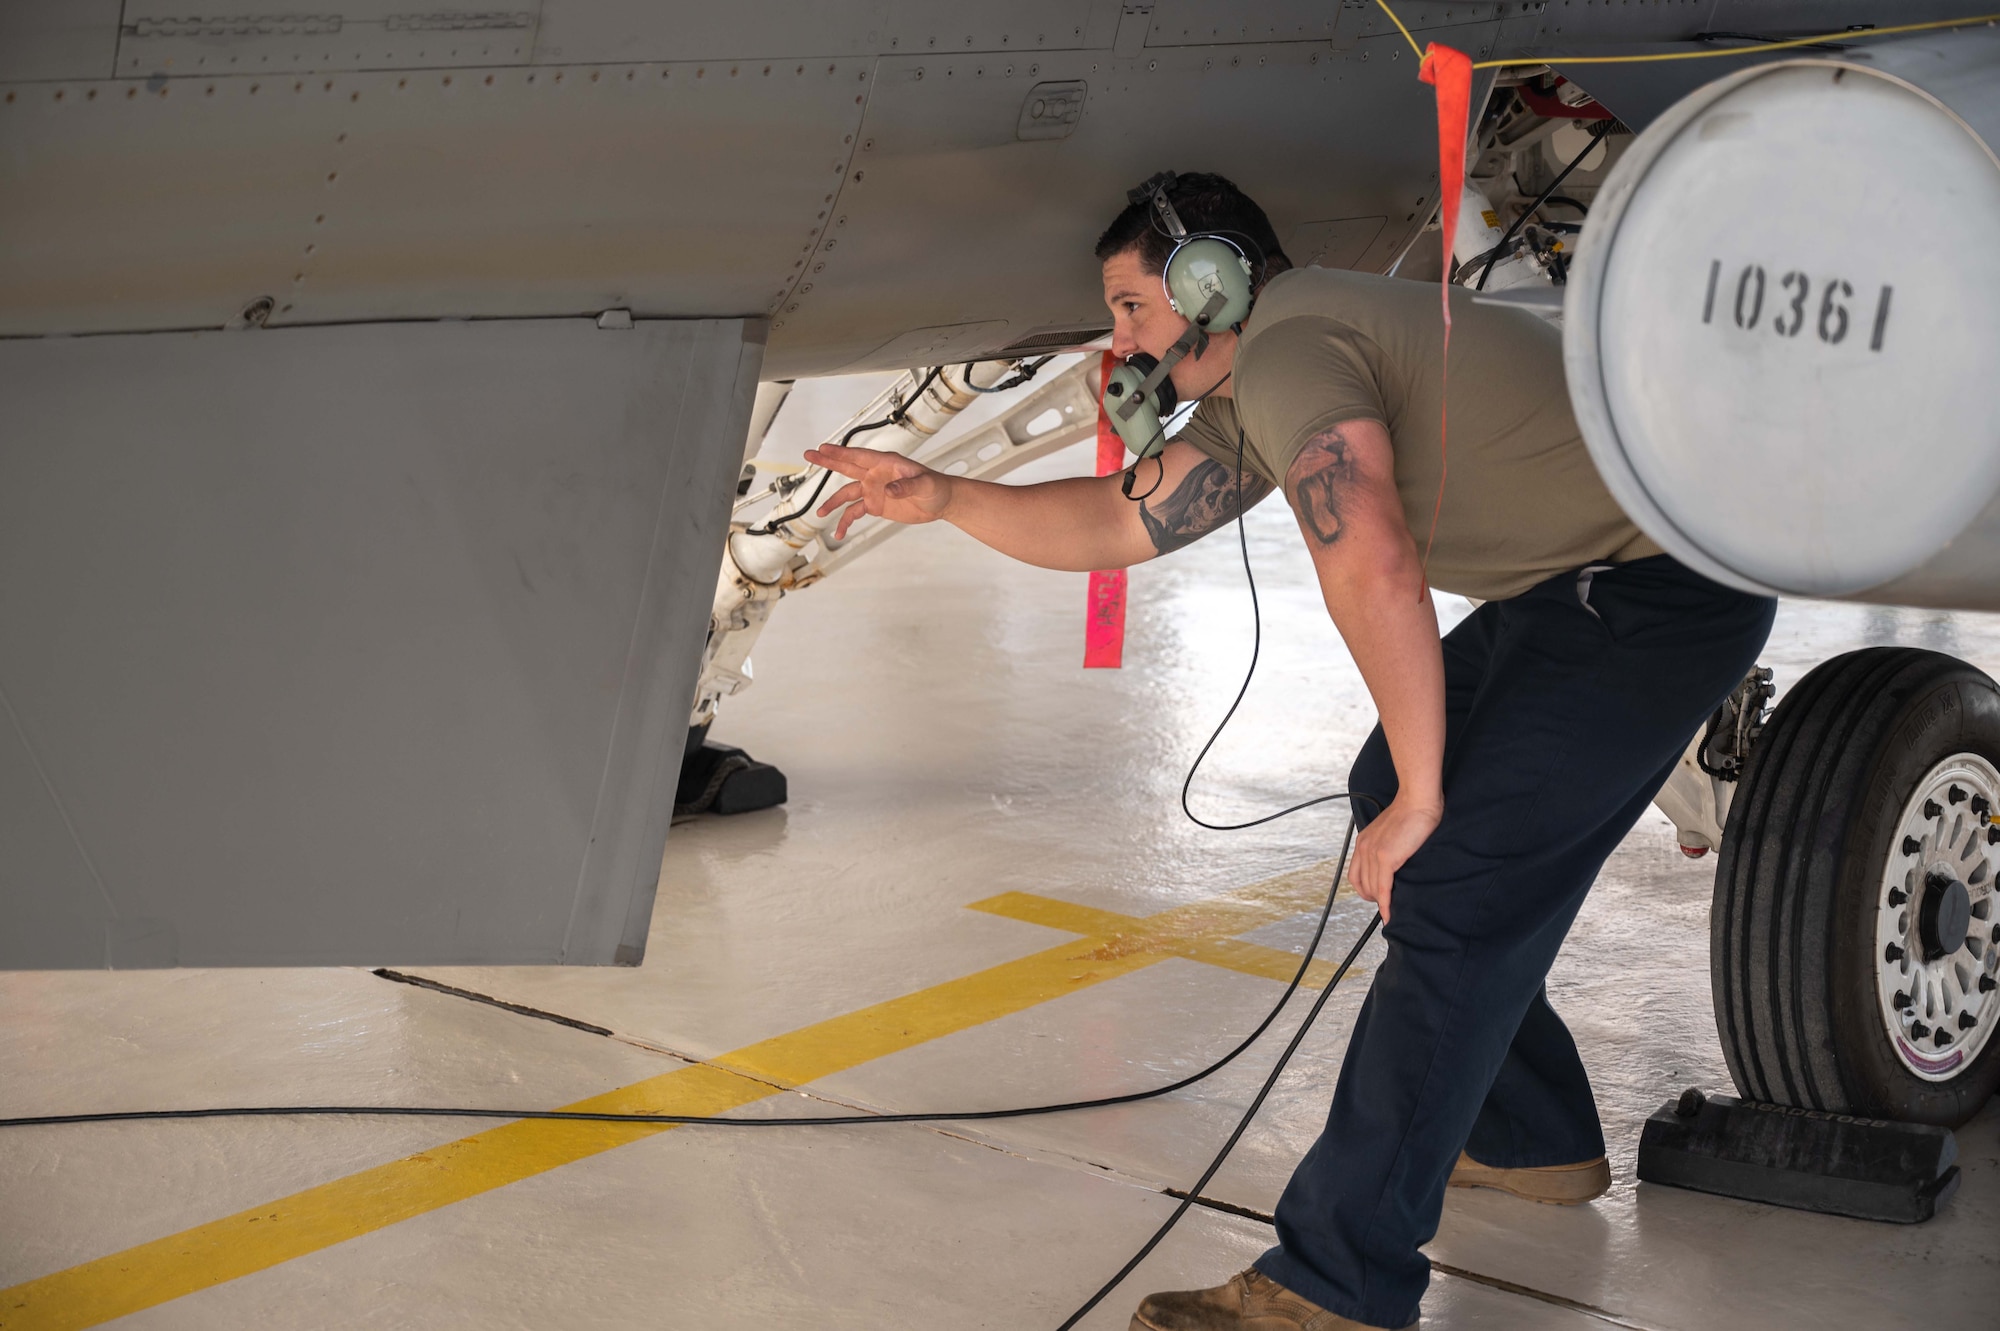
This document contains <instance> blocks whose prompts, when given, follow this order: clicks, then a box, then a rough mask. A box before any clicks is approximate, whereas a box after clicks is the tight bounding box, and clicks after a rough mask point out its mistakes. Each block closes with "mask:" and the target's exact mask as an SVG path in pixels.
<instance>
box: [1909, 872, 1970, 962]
mask: <svg viewBox="0 0 2000 1331" xmlns="http://www.w3.org/2000/svg"><path fill="white" fill-rule="evenodd" d="M1971 927H1972V894H1971V893H1970V892H1968V891H1967V890H1966V886H1965V884H1964V883H1961V882H1959V881H1958V880H1957V879H1956V878H1953V877H1951V876H1950V875H1948V874H1943V873H1939V872H1936V871H1935V870H1933V871H1932V873H1931V874H1930V876H1929V878H1928V880H1927V881H1926V883H1925V885H1924V904H1923V907H1922V909H1920V910H1919V911H1918V912H1917V936H1918V937H1919V938H1921V939H1922V940H1923V944H1924V960H1925V961H1938V960H1941V959H1943V958H1945V957H1948V956H1950V955H1951V954H1952V953H1954V952H1956V951H1958V950H1959V949H1960V948H1962V947H1964V946H1965V935H1966V932H1967V930H1969V929H1970V928H1971Z"/></svg>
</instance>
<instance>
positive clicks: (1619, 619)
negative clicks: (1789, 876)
mask: <svg viewBox="0 0 2000 1331" xmlns="http://www.w3.org/2000/svg"><path fill="white" fill-rule="evenodd" d="M1775 604H1776V603H1775V602H1773V601H1771V600H1770V599H1768V598H1765V597H1758V596H1749V595H1745V594H1744V593H1741V592H1737V591H1732V590H1730V589H1728V588H1726V587H1722V586H1719V585H1718V584H1716V583H1714V582H1711V581H1709V580H1708V579H1706V578H1704V577H1701V576H1700V575H1699V574H1696V573H1694V572H1692V571H1690V570H1689V569H1687V568H1685V567H1683V566H1682V565H1680V564H1679V563H1677V562H1675V561H1674V560H1672V559H1670V558H1668V557H1666V556H1659V557H1655V558H1652V559H1642V560H1637V561H1635V562H1633V563H1629V564H1622V565H1619V566H1617V567H1615V568H1611V569H1608V570H1602V571H1595V572H1593V573H1592V574H1590V575H1585V574H1582V573H1565V574H1562V575H1560V576H1558V577H1554V578H1551V579H1549V580H1548V581H1546V582H1544V583H1542V584H1540V585H1539V586H1537V587H1534V588H1532V589H1530V590H1529V591H1527V592H1524V593H1522V594H1521V595H1519V596H1516V597H1512V598H1510V599H1508V600H1504V601H1490V602H1488V603H1487V604H1485V605H1483V606H1481V607H1480V608H1479V609H1478V610H1476V611H1475V612H1474V613H1473V614H1472V616H1471V618H1469V619H1467V620H1465V621H1464V622H1463V623H1461V624H1460V625H1459V626H1458V627H1457V628H1455V629H1453V630H1452V631H1451V632H1450V633H1449V634H1447V635H1446V636H1445V639H1444V670H1445V750H1444V797H1445V813H1444V820H1443V822H1442V823H1440V824H1439V826H1438V829H1437V831H1436V832H1434V833H1432V835H1431V838H1430V840H1428V841H1426V842H1425V843H1424V845H1423V847H1422V849H1420V850H1419V851H1418V852H1417V853H1416V854H1415V855H1413V856H1412V857H1411V858H1410V860H1409V862H1408V863H1406V864H1405V865H1404V866H1403V868H1402V870H1401V871H1400V872H1398V873H1397V875H1396V879H1395V887H1394V889H1393V894H1392V897H1391V901H1390V907H1391V909H1390V915H1389V923H1388V926H1387V927H1386V928H1385V929H1384V930H1383V936H1384V937H1385V938H1386V939H1387V942H1388V953H1387V956H1386V957H1385V958H1384V960H1383V962H1382V965H1381V967H1380V968H1379V969H1378V970H1377V971H1376V972H1375V979H1374V983H1373V984H1372V985H1371V987H1370V988H1369V991H1368V998H1367V1000H1366V1001H1365V1002H1364V1003H1363V1004H1362V1008H1361V1015H1360V1016H1359V1018H1358V1019H1357V1020H1356V1021H1355V1024H1354V1033H1353V1036H1352V1037H1351V1039H1350V1040H1349V1043H1348V1047H1347V1058H1346V1061H1345V1062H1344V1063H1343V1064H1342V1065H1341V1070H1340V1081H1339V1084H1338V1086H1337V1087H1336V1088H1335V1090H1334V1096H1333V1108H1332V1110H1331V1111H1330V1113H1329V1114H1328V1116H1327V1124H1326V1130H1325V1131H1324V1132H1323V1133H1322V1134H1321V1135H1320V1138H1319V1140H1318V1141H1317V1142H1315V1143H1314V1144H1313V1147H1312V1149H1311V1150H1310V1151H1308V1152H1307V1153H1306V1156H1305V1159H1304V1160H1302V1161H1301V1162H1300V1163H1299V1167H1298V1170H1297V1172H1296V1173H1294V1174H1293V1175H1292V1180H1291V1182H1290V1183H1289V1184H1288V1185H1287V1186H1286V1188H1285V1193H1284V1196H1283V1198H1282V1199H1281V1200H1280V1201H1279V1203H1278V1213H1277V1224H1278V1246H1277V1247H1275V1248H1273V1249H1271V1250H1270V1251H1269V1252H1267V1253H1265V1254H1264V1255H1263V1256H1262V1257H1261V1258H1259V1259H1258V1261H1257V1266H1258V1267H1259V1269H1261V1270H1262V1271H1263V1272H1264V1273H1265V1274H1266V1275H1268V1276H1270V1277H1271V1278H1272V1279H1273V1280H1276V1281H1277V1282H1278V1283H1280V1284H1282V1285H1285V1286H1287V1287H1288V1288H1290V1289H1293V1290H1296V1291H1298V1292H1299V1293H1300V1294H1303V1295H1305V1296H1306V1297H1307V1298H1309V1299H1311V1300H1313V1301H1314V1302H1315V1303H1318V1304H1320V1305H1321V1306H1322V1307H1325V1308H1327V1309H1330V1310H1331V1311H1333V1312H1336V1313H1339V1314H1340V1315H1341V1316H1343V1317H1349V1318H1352V1319H1354V1320H1355V1321H1358V1322H1362V1323H1365V1324H1368V1325H1370V1326H1378V1327H1402V1326H1406V1325H1408V1324H1409V1323H1411V1322H1413V1321H1415V1320H1416V1317H1417V1305H1418V1302H1419V1300H1420V1299H1421V1298H1422V1296H1423V1292H1424V1287H1425V1286H1426V1285H1427V1284H1428V1283H1429V1281H1430V1264H1429V1262H1428V1261H1427V1260H1426V1259H1425V1257H1424V1255H1423V1254H1422V1253H1421V1252H1419V1251H1418V1248H1419V1246H1420V1245H1421V1244H1423V1243H1425V1242H1428V1241H1429V1239H1430V1238H1431V1236H1432V1235H1433V1234H1435V1233H1436V1232H1437V1224H1438V1215H1439V1213H1440V1211H1441V1210H1442V1209H1443V1207H1444V1192H1445V1180H1446V1179H1447V1178H1448V1177H1449V1176H1450V1174H1451V1169H1452V1166H1453V1164H1454V1163H1456V1161H1457V1159H1458V1153H1459V1151H1460V1150H1464V1151H1466V1152H1467V1153H1469V1154H1470V1155H1471V1156H1472V1157H1473V1158H1474V1159H1476V1160H1478V1161H1480V1162H1481V1163H1484V1164H1489V1165H1497V1166H1503V1167H1524V1166H1532V1165H1557V1164H1570V1163H1574V1162H1577V1161H1582V1160H1592V1159H1595V1158H1596V1157H1598V1156H1601V1155H1603V1154H1604V1133H1603V1129H1602V1128H1601V1127H1600V1126H1599V1124H1598V1121H1597V1107H1596V1105H1595V1103H1594V1102H1593V1100H1592V1098H1591V1093H1590V1080H1589V1078H1588V1077H1587V1076H1586V1075H1585V1073H1584V1070H1583V1063H1582V1061H1581V1060H1580V1059H1579V1058H1578V1057H1577V1052H1576V1044H1575V1042H1574V1041H1573V1040H1572V1039H1571V1038H1570V1034H1569V1031H1568V1030H1567V1029H1565V1028H1564V1026H1563V1023H1562V1019H1561V1018H1560V1017H1558V1016H1556V1014H1555V1010H1554V1009H1552V1008H1551V1007H1550V1006H1549V1003H1548V997H1547V993H1546V990H1545V989H1544V987H1543V982H1544V980H1545V979H1546V978H1547V976H1548V973H1549V967H1550V965H1551V964H1552V963H1553V962H1554V961H1555V957H1556V950H1557V949H1558V948H1559V947H1561V946H1562V941H1563V935H1564V934H1566V933H1567V932H1568V931H1569V926H1570V922H1571V921H1572V920H1574V919H1575V918H1576V912H1577V909H1578V907H1580V906H1581V905H1582V904H1583V897H1584V893H1586V892H1588V891H1589V890H1590V885H1591V882H1592V881H1593V880H1594V879H1595V878H1596V877H1597V871H1598V869H1599V868H1600V867H1602V866H1603V864H1604V861H1605V859H1606V858H1607V857H1608V856H1609V855H1610V854H1611V852H1612V850H1613V849H1614V848H1616V846H1617V845H1618V843H1619V841H1620V840H1621V839H1623V837H1624V836H1625V834H1626V832H1628V831H1630V830H1631V828H1632V825H1633V824H1634V823H1635V822H1636V821H1637V820H1638V818H1639V815H1640V814H1641V813H1642V812H1644V810H1645V807H1646V805H1647V803H1648V802H1649V801H1650V800H1651V799H1652V797H1653V795H1654V793H1655V792H1656V791H1658V790H1659V788H1660V786H1661V785H1662V784H1663V783H1664V782H1665V781H1666V778H1667V775H1668V773H1669V772H1671V771H1672V770H1673V766H1674V764H1675V762H1677V761H1678V760H1679V758H1680V755H1681V752H1682V750H1683V749H1685V748H1686V746H1687V742H1688V739H1689V737H1690V736H1692V735H1693V734H1694V732H1695V729H1696V728H1697V727H1698V726H1699V725H1701V723H1702V722H1703V721H1704V720H1705V719H1706V718H1707V716H1708V714H1709V713H1710V712H1712V711H1713V710H1714V709H1715V707H1716V706H1717V705H1718V704H1719V703H1721V701H1722V700H1723V698H1724V697H1726V696H1727V695H1728V693H1729V691H1730V690H1731V689H1732V688H1734V687H1735V686H1736V684H1737V683H1738V682H1739V681H1740V680H1741V679H1742V678H1743V676H1744V674H1745V673H1747V672H1748V671H1749V669H1750V667H1751V666H1752V665H1753V664H1754V663H1755V660H1756V655H1757V652H1758V650H1759V649H1760V648H1762V647H1763V645H1764V639H1765V636H1766V635H1767V634H1768V633H1769V632H1770V628H1771V618H1772V614H1773V611H1774V609H1775ZM1349 788H1350V789H1353V790H1357V791H1365V792H1367V793H1369V794H1372V795H1375V796H1377V797H1378V798H1380V799H1381V800H1382V801H1383V802H1384V803H1385V804H1386V803H1387V802H1388V801H1389V800H1390V799H1391V798H1392V797H1393V796H1394V795H1395V793H1396V775H1395V770H1394V768H1393V767H1392V766H1391V764H1390V758H1389V748H1388V744H1387V742H1386V741H1385V740H1384V739H1383V736H1382V731H1381V728H1380V727H1379V726H1378V727H1377V728H1376V730H1375V733H1374V734H1373V735H1372V736H1370V737H1369V739H1368V742H1367V743H1366V744H1365V745H1364V746H1363V747H1362V750H1361V754H1360V756H1359V758H1357V759H1356V761H1355V764H1354V770H1353V773H1352V776H1351V778H1350V787H1349ZM1356 803H1357V808H1356V810H1355V814H1356V816H1357V817H1360V818H1365V816H1366V815H1365V813H1364V808H1363V807H1362V806H1360V802H1359V801H1357V802H1356ZM1369 812H1372V810H1369Z"/></svg>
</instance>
